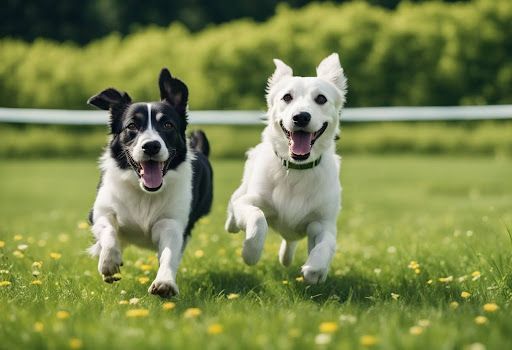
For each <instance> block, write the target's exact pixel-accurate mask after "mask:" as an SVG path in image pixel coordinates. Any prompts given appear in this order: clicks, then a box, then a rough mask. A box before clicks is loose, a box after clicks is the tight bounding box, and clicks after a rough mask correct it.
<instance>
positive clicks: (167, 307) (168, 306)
mask: <svg viewBox="0 0 512 350" xmlns="http://www.w3.org/2000/svg"><path fill="white" fill-rule="evenodd" d="M175 307H176V304H175V303H173V302H170V301H168V302H166V303H163V304H162V309H164V310H172V309H174V308H175Z"/></svg>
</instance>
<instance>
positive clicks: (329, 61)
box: [316, 53, 347, 95]
mask: <svg viewBox="0 0 512 350" xmlns="http://www.w3.org/2000/svg"><path fill="white" fill-rule="evenodd" d="M316 75H317V77H318V78H321V79H324V80H327V81H329V82H331V83H333V84H334V85H336V87H337V88H338V89H340V91H341V92H342V93H343V95H345V92H346V89H347V78H346V77H345V75H344V74H343V68H341V64H340V58H339V57H338V54H337V53H332V54H330V55H329V56H327V57H326V58H324V59H323V60H322V62H320V64H319V65H318V67H317V68H316Z"/></svg>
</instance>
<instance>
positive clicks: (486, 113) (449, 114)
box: [0, 105, 512, 125]
mask: <svg viewBox="0 0 512 350" xmlns="http://www.w3.org/2000/svg"><path fill="white" fill-rule="evenodd" d="M189 116H190V122H191V123H193V124H201V125H257V124H261V123H262V122H263V121H264V120H265V119H266V116H265V112H264V111H257V110H255V111H245V110H226V111H223V110H217V111H213V110H212V111H190V112H189ZM493 119H512V105H493V106H454V107H369V108H345V109H343V111H342V113H341V120H342V121H343V122H385V121H436V120H437V121H439V120H446V121H450V120H493ZM106 122H107V113H106V112H104V111H93V110H90V111H78V110H63V109H23V108H0V123H22V124H60V125H104V124H105V123H106Z"/></svg>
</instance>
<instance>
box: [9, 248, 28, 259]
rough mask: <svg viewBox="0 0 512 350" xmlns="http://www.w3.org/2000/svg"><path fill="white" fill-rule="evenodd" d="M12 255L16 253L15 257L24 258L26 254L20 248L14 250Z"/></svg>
mask: <svg viewBox="0 0 512 350" xmlns="http://www.w3.org/2000/svg"><path fill="white" fill-rule="evenodd" d="M12 255H14V256H15V257H17V258H20V259H21V258H23V257H24V256H25V254H23V253H22V252H21V251H19V250H15V251H14V252H12Z"/></svg>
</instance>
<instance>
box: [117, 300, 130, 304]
mask: <svg viewBox="0 0 512 350" xmlns="http://www.w3.org/2000/svg"><path fill="white" fill-rule="evenodd" d="M128 304H130V302H129V301H128V300H120V301H119V305H128Z"/></svg>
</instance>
